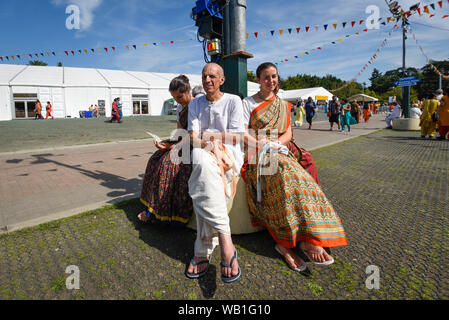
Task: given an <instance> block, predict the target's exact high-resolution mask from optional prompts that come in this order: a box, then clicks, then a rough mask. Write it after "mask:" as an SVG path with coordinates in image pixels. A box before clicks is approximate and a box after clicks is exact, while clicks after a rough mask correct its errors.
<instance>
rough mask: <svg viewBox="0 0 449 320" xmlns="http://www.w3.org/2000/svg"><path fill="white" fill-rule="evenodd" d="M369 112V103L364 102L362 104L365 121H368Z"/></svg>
mask: <svg viewBox="0 0 449 320" xmlns="http://www.w3.org/2000/svg"><path fill="white" fill-rule="evenodd" d="M370 112H371V104H365V105H364V106H363V120H364V121H365V122H368V121H369V117H370Z"/></svg>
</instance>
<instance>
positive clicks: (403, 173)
mask: <svg viewBox="0 0 449 320" xmlns="http://www.w3.org/2000/svg"><path fill="white" fill-rule="evenodd" d="M374 120H376V119H374ZM376 122H377V123H376ZM381 124H382V123H381V121H380V118H379V119H377V120H376V121H372V122H370V123H368V124H360V125H358V126H359V127H358V129H356V127H357V126H355V127H354V130H353V131H354V132H353V133H352V134H353V135H356V134H357V133H356V132H357V130H360V132H363V133H366V132H370V131H369V130H367V129H368V128H374V127H376V126H377V127H382V126H383V125H382V126H381ZM319 126H320V125H318V123H317V130H316V132H313V131H312V132H310V131H308V130H306V129H304V128H300V129H295V137H296V139H297V140H299V138H301V139H302V140H301V143H300V144H301V145H305V146H306V148H309V149H315V148H316V147H318V146H321V145H326V144H329V143H332V141H333V139H337V138H336V137H339V138H338V139H340V140H344V139H346V138H347V136H346V135H342V134H341V133H337V132H324V130H325V127H327V126H328V124H326V123H322V131H319V130H320V128H319ZM360 132H359V133H360ZM318 133H319V135H320V136H322V137H323V138H322V139H321V140H319V141H318V140H317V141H315V142H314V143H315V146H312V145H306V143H307V141H310V140H311V139H313V135H314V134H318ZM302 142H303V143H302ZM149 145H150V144H149V143H148V142H139V143H133V144H132V146H129V144H126V145H125V146H123V148H125V147H129V148H130V149H129V150H128V152H124V151H122V152H121V155H120V156H118V155H117V154H115V153H114V152H115V151H118V150H121V148H118V147H117V148H112V149H117V150H115V151H114V152H113V151H112V150H102V148H105V146H98V147H95V148H93V149H94V150H91V149H90V148H80V149H76V151H73V152H74V153H70V152H67V151H68V150H61V152H55V153H54V154H52V155H51V156H50V155H41V156H32V155H28V154H20V157H19V154H17V155H16V157H13V158H11V157H10V156H8V157H9V158H8V159H6V160H5V158H4V157H0V165H1V167H0V172H1V174H2V176H1V177H0V178H1V179H0V181H1V183H0V188H2V189H0V190H1V192H0V194H1V195H2V196H3V197H5V192H4V191H5V190H6V191H7V192H8V197H15V198H14V199H11V198H8V199H6V200H5V199H4V198H2V200H1V201H0V203H1V205H2V207H1V209H0V210H2V212H3V210H4V208H5V207H4V203H5V201H8V200H10V202H9V205H13V204H12V203H13V202H14V200H15V202H21V203H23V202H24V201H25V200H26V199H27V198H29V199H31V200H30V201H29V203H26V204H25V205H23V210H24V211H25V213H24V214H22V215H23V216H26V213H29V214H31V212H33V211H34V210H35V209H36V210H37V207H38V204H39V198H40V200H42V199H46V200H47V201H49V202H51V200H53V203H54V205H55V207H58V206H63V205H66V204H65V203H66V202H72V203H73V204H75V205H76V204H77V203H78V204H79V203H82V202H83V200H82V199H80V198H79V197H78V196H73V195H74V194H75V195H78V192H77V188H79V190H83V189H84V190H85V193H86V194H87V193H89V194H92V197H93V198H95V197H99V195H96V194H95V192H96V191H94V188H93V187H92V188H93V189H92V190H91V191H89V190H90V189H89V188H88V186H89V185H95V184H96V185H99V186H100V187H102V188H104V189H105V191H107V194H109V196H110V197H111V200H110V201H112V198H115V199H117V198H118V199H124V198H126V196H127V195H130V196H131V197H132V195H133V193H135V192H136V191H137V190H138V189H139V187H138V182H139V181H140V180H141V177H140V178H138V176H136V172H134V173H133V170H134V171H136V170H137V169H136V168H137V167H139V166H140V169H139V171H137V172H139V173H140V174H141V173H142V167H145V164H146V161H147V159H148V156H149V155H150V153H151V152H152V151H151V150H150V148H149V147H148V146H149ZM106 149H107V148H106ZM448 151H449V143H448V142H447V141H436V140H428V139H421V138H419V133H417V132H397V131H392V130H382V131H379V132H375V133H371V134H369V135H363V136H360V137H358V138H356V139H351V140H348V141H344V142H341V143H339V144H334V145H331V146H327V147H324V148H320V149H315V150H314V151H313V152H312V154H313V155H314V157H315V160H316V163H317V166H318V174H319V177H320V182H321V184H322V188H323V190H324V192H325V194H326V195H327V196H328V198H329V199H330V200H331V202H332V203H333V205H334V206H335V208H336V210H337V212H338V214H339V216H340V217H341V219H342V221H343V224H344V226H345V229H346V232H347V235H348V238H349V246H347V247H342V248H335V249H333V250H332V255H333V256H334V258H335V260H336V262H335V263H334V264H333V265H332V266H330V267H327V268H319V267H315V266H313V265H312V264H310V263H308V271H306V272H304V273H296V272H293V271H291V270H290V269H288V268H287V267H286V265H285V263H284V262H283V260H282V259H281V258H280V256H279V255H278V254H277V252H276V251H275V250H274V242H273V240H272V239H271V237H270V235H269V234H268V233H267V232H266V231H262V232H258V233H254V234H250V235H239V236H233V239H234V243H235V244H236V247H237V249H238V251H239V262H240V266H241V268H242V272H243V277H242V279H241V280H240V281H239V282H237V283H234V284H231V285H224V284H223V283H222V282H221V280H220V268H219V262H220V260H219V259H220V257H219V252H218V250H217V251H216V252H215V253H214V255H213V258H212V265H211V267H210V269H209V272H208V274H207V275H206V276H205V277H204V278H202V279H200V280H189V279H187V278H186V277H185V276H184V274H183V272H184V269H185V266H186V264H187V263H188V261H189V259H190V258H191V256H192V254H193V242H194V239H195V232H194V231H192V230H189V229H170V228H162V227H157V226H153V225H144V224H142V223H140V222H139V221H137V219H136V215H137V213H138V212H139V211H140V209H141V207H140V205H139V203H138V201H137V200H128V201H125V202H121V203H119V204H115V205H111V206H108V207H103V208H101V209H96V210H92V211H88V212H86V213H83V214H81V215H78V216H74V217H71V218H66V219H62V220H57V221H53V222H50V223H46V224H43V225H39V226H37V227H34V228H26V229H23V230H20V231H16V232H12V233H9V234H4V235H0V299H153V300H156V299H191V300H197V299H231V300H234V299H248V300H253V299H281V300H296V299H306V300H308V299H449V277H448V276H447V271H446V270H447V268H448V266H449V265H448V264H449V230H448V228H447V226H448V222H449V221H448V214H447V213H448V212H449V208H448V202H447V199H448V198H449V183H448V182H449V152H448ZM87 153H94V154H95V153H96V158H98V159H102V160H96V161H104V163H103V164H102V165H100V163H96V164H94V163H93V162H94V161H92V158H89V157H88V156H87V155H85V154H87ZM58 156H59V157H58ZM119 158H123V159H125V160H121V159H119ZM103 159H104V160H103ZM8 160H10V161H9V162H8ZM12 160H14V161H12ZM33 162H34V165H31V164H32V163H33ZM122 163H126V165H123V164H122ZM132 167H135V168H134V169H132ZM55 168H57V171H49V170H54V169H55ZM31 169H32V170H31ZM7 172H9V174H7ZM34 173H40V174H44V173H45V174H46V175H48V178H46V179H43V180H44V181H40V179H36V180H35V182H34V183H35V184H36V185H38V186H39V190H44V191H45V190H46V189H48V190H50V191H49V193H48V194H47V195H45V192H42V193H41V194H38V195H37V196H36V193H33V190H35V189H34V187H31V189H26V188H27V182H26V181H31V178H32V177H33V174H34ZM26 174H28V176H24V175H26ZM57 174H58V175H60V179H54V176H53V175H55V176H56V175H57ZM24 177H27V179H30V180H25V182H23V181H21V180H20V179H21V178H24ZM79 179H82V180H79ZM59 180H68V181H71V180H73V181H82V182H79V183H78V186H74V185H70V183H69V186H64V184H63V183H62V184H61V185H59V184H58V183H59V182H58V181H59ZM4 181H6V182H4ZM20 183H22V184H20ZM118 186H120V187H118ZM100 187H99V188H100ZM11 190H14V192H13V193H12V195H9V193H10V192H11ZM138 191H140V190H138ZM58 192H59V193H60V194H61V197H62V198H63V199H62V198H61V197H56V196H55V197H53V198H52V197H51V195H56V194H57V193H58ZM21 194H27V195H29V196H27V197H23V196H21ZM33 197H37V198H33ZM85 198H88V196H87V195H86V196H85ZM17 206H18V205H17ZM69 206H70V205H69V204H67V207H69ZM17 215H18V216H19V214H18V213H17ZM8 219H9V218H8ZM303 258H305V257H303ZM70 265H75V266H78V267H79V270H80V275H81V288H80V290H67V289H66V286H65V281H66V278H67V277H68V276H69V275H68V274H66V273H65V270H66V267H67V266H70ZM372 265H373V266H376V267H378V268H379V271H380V288H379V289H377V290H376V289H373V290H369V289H368V288H367V287H366V279H367V277H368V276H369V275H368V274H367V273H366V269H367V267H368V266H372Z"/></svg>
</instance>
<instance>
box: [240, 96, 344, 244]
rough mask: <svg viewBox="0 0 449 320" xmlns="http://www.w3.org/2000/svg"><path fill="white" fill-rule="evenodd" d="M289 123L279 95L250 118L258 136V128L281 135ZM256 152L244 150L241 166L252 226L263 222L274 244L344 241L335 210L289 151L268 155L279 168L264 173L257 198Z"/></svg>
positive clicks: (342, 230) (286, 106) (262, 224)
mask: <svg viewBox="0 0 449 320" xmlns="http://www.w3.org/2000/svg"><path fill="white" fill-rule="evenodd" d="M289 127H290V109H289V108H288V104H287V103H286V102H285V101H283V100H281V99H279V98H276V99H273V100H270V101H265V102H264V103H262V104H261V105H260V106H258V107H257V108H256V109H255V110H254V111H253V112H252V114H251V117H250V125H249V128H250V129H253V130H254V131H255V132H256V136H258V135H259V131H260V130H266V132H267V136H268V134H269V132H270V131H273V130H277V131H278V134H279V135H282V134H284V133H285V132H286V131H287V129H288V128H289ZM255 154H256V152H253V153H252V154H249V153H248V150H245V156H246V161H245V164H244V166H243V168H242V177H243V179H244V180H245V181H246V193H247V198H248V206H249V211H250V217H251V223H252V225H253V226H264V227H265V228H267V229H268V231H269V232H270V234H271V236H272V237H273V239H274V240H275V241H276V242H277V243H279V244H280V245H282V246H284V247H287V248H294V247H295V246H296V244H297V243H298V242H301V241H306V242H309V243H312V244H314V245H317V246H322V247H337V246H343V245H347V243H348V241H347V238H346V235H345V232H344V229H343V225H342V223H341V221H340V219H339V218H338V216H337V214H336V213H335V210H334V208H333V207H332V205H331V204H330V202H329V201H328V200H327V198H326V196H325V195H324V193H323V191H322V190H321V188H320V186H319V185H318V184H317V183H316V181H315V180H314V179H313V177H312V176H311V175H310V174H309V173H308V172H307V171H306V170H305V169H304V168H303V167H302V166H301V165H300V163H299V162H298V159H296V158H295V156H294V155H293V154H292V153H291V152H290V153H289V154H288V155H284V154H280V153H272V154H270V153H268V154H267V155H266V157H269V159H268V160H269V161H270V162H271V161H276V162H277V172H275V173H274V174H272V175H264V176H262V199H261V202H258V201H257V165H258V163H257V162H258V157H255V159H254V160H255V162H256V163H255V164H250V159H252V158H253V157H254V156H255ZM264 160H267V158H265V159H264ZM270 162H269V163H270Z"/></svg>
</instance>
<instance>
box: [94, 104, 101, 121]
mask: <svg viewBox="0 0 449 320" xmlns="http://www.w3.org/2000/svg"><path fill="white" fill-rule="evenodd" d="M95 117H97V118H98V117H100V108H99V107H98V105H95Z"/></svg>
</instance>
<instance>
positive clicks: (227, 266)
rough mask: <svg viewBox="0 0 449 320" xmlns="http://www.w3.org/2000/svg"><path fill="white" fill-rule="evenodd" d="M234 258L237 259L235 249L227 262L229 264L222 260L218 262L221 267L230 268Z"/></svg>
mask: <svg viewBox="0 0 449 320" xmlns="http://www.w3.org/2000/svg"><path fill="white" fill-rule="evenodd" d="M235 259H237V250H235V252H234V256H233V257H232V258H231V261H230V262H229V264H227V263H224V262H223V261H222V262H220V265H221V266H222V267H225V268H230V269H232V263H233V262H234V260H235Z"/></svg>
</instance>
